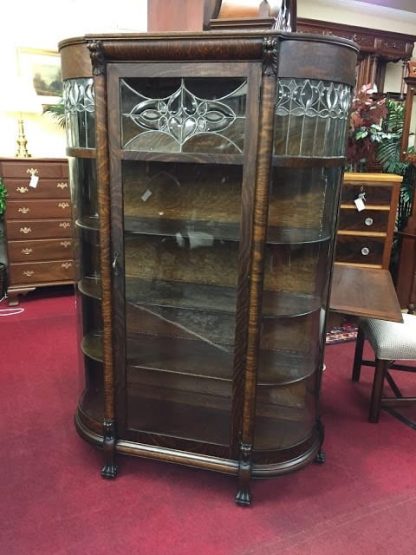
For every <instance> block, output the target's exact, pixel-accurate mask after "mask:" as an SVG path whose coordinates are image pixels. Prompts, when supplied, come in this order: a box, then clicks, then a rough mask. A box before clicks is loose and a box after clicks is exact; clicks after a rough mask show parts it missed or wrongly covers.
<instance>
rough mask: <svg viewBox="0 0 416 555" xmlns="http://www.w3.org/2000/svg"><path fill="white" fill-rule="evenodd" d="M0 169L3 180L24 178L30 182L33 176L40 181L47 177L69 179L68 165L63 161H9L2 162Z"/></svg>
mask: <svg viewBox="0 0 416 555" xmlns="http://www.w3.org/2000/svg"><path fill="white" fill-rule="evenodd" d="M0 168H1V175H2V176H3V178H6V177H23V178H26V179H27V180H29V179H30V176H31V175H32V174H34V175H37V176H38V177H39V180H41V179H43V178H45V177H65V178H67V177H68V165H67V163H66V162H61V161H59V162H55V161H53V160H52V161H45V160H42V161H38V160H35V159H30V160H24V161H23V160H8V161H2V162H1V166H0Z"/></svg>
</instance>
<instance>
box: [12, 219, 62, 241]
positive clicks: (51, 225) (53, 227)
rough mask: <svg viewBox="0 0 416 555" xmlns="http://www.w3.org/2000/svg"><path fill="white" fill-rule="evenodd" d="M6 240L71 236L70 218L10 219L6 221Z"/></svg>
mask: <svg viewBox="0 0 416 555" xmlns="http://www.w3.org/2000/svg"><path fill="white" fill-rule="evenodd" d="M6 233H7V240H8V241H13V240H16V239H18V240H23V239H28V240H31V239H53V238H59V237H69V238H72V221H71V220H58V219H57V220H43V221H41V220H12V221H7V222H6Z"/></svg>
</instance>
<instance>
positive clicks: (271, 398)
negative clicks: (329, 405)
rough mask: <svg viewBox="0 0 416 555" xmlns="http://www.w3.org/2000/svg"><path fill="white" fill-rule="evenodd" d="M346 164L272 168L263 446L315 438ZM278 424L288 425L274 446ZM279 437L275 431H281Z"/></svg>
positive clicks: (258, 444) (260, 413)
mask: <svg viewBox="0 0 416 555" xmlns="http://www.w3.org/2000/svg"><path fill="white" fill-rule="evenodd" d="M340 179H341V168H335V169H332V168H320V167H311V168H274V169H273V173H272V186H271V193H270V203H269V220H268V233H267V242H266V248H265V276H264V290H263V305H262V320H261V324H260V353H259V373H258V383H257V386H258V387H257V409H256V440H255V448H256V449H258V450H262V449H264V450H273V449H276V448H284V449H286V448H287V449H289V448H292V447H293V446H295V445H296V444H299V443H301V442H303V441H306V440H307V439H308V438H310V436H311V434H312V431H313V428H314V425H315V421H316V417H317V414H316V398H317V396H318V391H317V379H316V376H317V372H318V371H319V370H320V363H321V356H322V341H323V333H324V329H323V325H324V321H325V314H326V310H327V297H328V285H329V275H330V268H331V265H332V250H333V242H334V229H335V224H336V216H337V201H338V197H339V187H340ZM273 426H276V427H277V428H278V427H279V426H280V427H282V426H283V427H284V429H285V430H286V432H285V433H282V435H281V438H282V439H281V441H282V444H281V445H280V447H277V446H276V438H275V437H274V436H273V434H272V432H271V430H272V429H273ZM276 437H277V435H276Z"/></svg>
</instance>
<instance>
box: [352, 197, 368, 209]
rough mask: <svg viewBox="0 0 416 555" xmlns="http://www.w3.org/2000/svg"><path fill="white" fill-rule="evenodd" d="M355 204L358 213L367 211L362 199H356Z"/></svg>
mask: <svg viewBox="0 0 416 555" xmlns="http://www.w3.org/2000/svg"><path fill="white" fill-rule="evenodd" d="M354 204H355V206H356V208H357V210H358V212H361V211H362V210H364V209H365V202H364V201H363V199H362V198H356V199H355V200H354Z"/></svg>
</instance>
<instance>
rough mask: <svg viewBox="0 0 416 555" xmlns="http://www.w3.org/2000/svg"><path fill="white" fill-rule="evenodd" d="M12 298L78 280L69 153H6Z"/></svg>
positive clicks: (0, 171) (2, 170) (1, 165)
mask: <svg viewBox="0 0 416 555" xmlns="http://www.w3.org/2000/svg"><path fill="white" fill-rule="evenodd" d="M0 175H1V176H2V177H3V180H4V183H5V185H6V188H7V210H6V218H5V224H6V225H5V231H6V245H7V258H8V287H7V296H8V302H9V304H11V305H14V304H17V302H18V295H19V294H22V293H27V292H28V291H33V290H34V289H35V288H37V287H43V286H51V285H62V284H69V283H73V282H74V278H75V268H74V250H73V249H74V245H73V237H72V228H73V226H72V211H71V195H70V189H69V181H68V164H67V161H66V160H64V159H55V158H53V159H52V158H51V159H45V158H42V159H40V158H3V159H1V160H0Z"/></svg>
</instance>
